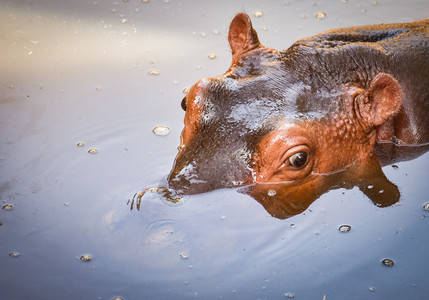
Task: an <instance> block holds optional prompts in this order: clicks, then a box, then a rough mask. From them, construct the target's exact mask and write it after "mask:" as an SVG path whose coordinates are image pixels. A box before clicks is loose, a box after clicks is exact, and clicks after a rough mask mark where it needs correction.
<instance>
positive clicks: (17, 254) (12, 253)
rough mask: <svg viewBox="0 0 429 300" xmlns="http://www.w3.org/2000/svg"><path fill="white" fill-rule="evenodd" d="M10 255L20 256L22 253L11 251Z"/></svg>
mask: <svg viewBox="0 0 429 300" xmlns="http://www.w3.org/2000/svg"><path fill="white" fill-rule="evenodd" d="M9 256H10V257H18V256H20V254H19V252H15V251H14V252H11V253H9Z"/></svg>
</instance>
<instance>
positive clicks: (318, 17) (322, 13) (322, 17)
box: [316, 12, 326, 20]
mask: <svg viewBox="0 0 429 300" xmlns="http://www.w3.org/2000/svg"><path fill="white" fill-rule="evenodd" d="M324 18H326V13H324V12H318V13H317V14H316V19H317V20H322V19H324Z"/></svg>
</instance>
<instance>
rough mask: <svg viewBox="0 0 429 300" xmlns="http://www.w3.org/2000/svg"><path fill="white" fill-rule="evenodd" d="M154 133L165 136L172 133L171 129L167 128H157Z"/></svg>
mask: <svg viewBox="0 0 429 300" xmlns="http://www.w3.org/2000/svg"><path fill="white" fill-rule="evenodd" d="M152 131H153V133H155V134H156V135H159V136H165V135H167V134H168V133H169V132H170V128H168V127H167V126H156V127H155V128H154V129H153V130H152Z"/></svg>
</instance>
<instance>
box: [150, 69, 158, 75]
mask: <svg viewBox="0 0 429 300" xmlns="http://www.w3.org/2000/svg"><path fill="white" fill-rule="evenodd" d="M147 73H148V74H149V75H159V74H160V73H161V72H160V71H159V70H149V72H147Z"/></svg>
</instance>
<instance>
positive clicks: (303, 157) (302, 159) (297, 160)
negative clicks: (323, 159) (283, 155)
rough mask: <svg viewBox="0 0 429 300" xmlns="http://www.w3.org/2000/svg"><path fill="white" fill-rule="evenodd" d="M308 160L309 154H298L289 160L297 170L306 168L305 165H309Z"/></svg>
mask: <svg viewBox="0 0 429 300" xmlns="http://www.w3.org/2000/svg"><path fill="white" fill-rule="evenodd" d="M307 160H308V154H307V152H297V153H295V154H294V155H291V156H290V157H289V158H288V161H289V163H290V165H291V166H292V167H295V168H297V169H299V168H302V167H304V166H305V164H306V163H307Z"/></svg>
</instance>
